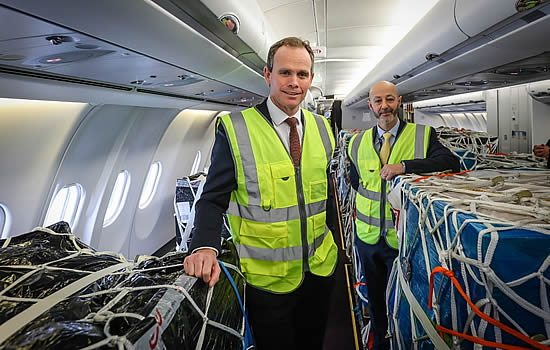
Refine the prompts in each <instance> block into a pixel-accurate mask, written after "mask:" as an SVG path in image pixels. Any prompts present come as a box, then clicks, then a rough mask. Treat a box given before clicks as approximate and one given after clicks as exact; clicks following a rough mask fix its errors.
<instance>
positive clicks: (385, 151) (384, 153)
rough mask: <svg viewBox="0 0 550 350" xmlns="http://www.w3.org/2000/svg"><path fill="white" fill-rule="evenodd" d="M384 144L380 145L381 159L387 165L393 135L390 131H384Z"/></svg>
mask: <svg viewBox="0 0 550 350" xmlns="http://www.w3.org/2000/svg"><path fill="white" fill-rule="evenodd" d="M382 136H384V139H385V141H384V144H383V145H382V147H380V160H381V161H382V164H384V165H386V163H387V162H388V157H389V155H390V137H391V133H390V132H387V133H384V135H382Z"/></svg>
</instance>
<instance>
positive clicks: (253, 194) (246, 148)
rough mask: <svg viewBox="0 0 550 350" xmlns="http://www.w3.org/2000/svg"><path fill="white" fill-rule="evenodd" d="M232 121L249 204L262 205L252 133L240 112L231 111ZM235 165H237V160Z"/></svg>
mask: <svg viewBox="0 0 550 350" xmlns="http://www.w3.org/2000/svg"><path fill="white" fill-rule="evenodd" d="M231 121H232V123H233V129H234V130H235V136H236V138H237V145H238V147H239V152H240V154H241V163H242V164H243V171H244V178H245V185H246V192H248V204H251V205H260V204H261V202H260V186H259V184H258V172H257V170H256V159H255V158H254V152H252V143H251V142H250V135H249V134H248V128H247V127H246V122H245V121H244V117H243V115H242V113H240V112H239V113H231ZM233 159H234V160H235V156H233ZM244 164H253V165H254V166H249V167H245V166H244ZM235 166H237V163H236V162H235Z"/></svg>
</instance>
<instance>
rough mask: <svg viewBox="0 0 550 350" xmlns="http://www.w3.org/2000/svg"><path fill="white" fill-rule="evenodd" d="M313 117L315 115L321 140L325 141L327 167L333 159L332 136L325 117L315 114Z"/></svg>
mask: <svg viewBox="0 0 550 350" xmlns="http://www.w3.org/2000/svg"><path fill="white" fill-rule="evenodd" d="M304 113H305V112H304ZM312 115H313V118H314V119H315V122H316V123H317V129H319V134H321V140H322V141H323V146H325V152H326V154H327V165H328V164H329V163H330V160H331V159H332V143H331V142H330V136H329V134H328V130H327V127H326V126H325V122H324V121H323V119H322V118H323V117H321V116H319V115H316V114H313V113H312ZM304 119H305V118H304Z"/></svg>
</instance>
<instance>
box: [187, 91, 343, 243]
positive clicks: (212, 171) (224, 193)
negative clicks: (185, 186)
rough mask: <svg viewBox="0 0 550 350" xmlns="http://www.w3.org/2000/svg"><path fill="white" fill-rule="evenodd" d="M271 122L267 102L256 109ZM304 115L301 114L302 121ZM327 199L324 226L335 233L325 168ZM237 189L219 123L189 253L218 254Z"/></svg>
mask: <svg viewBox="0 0 550 350" xmlns="http://www.w3.org/2000/svg"><path fill="white" fill-rule="evenodd" d="M255 108H256V109H258V110H259V111H260V112H261V113H262V114H263V115H264V116H266V117H267V118H268V119H269V121H270V122H271V116H270V115H269V111H268V108H267V100H265V101H263V102H262V103H261V104H259V105H256V106H255ZM303 120H304V116H303V113H302V122H303ZM327 177H328V184H329V187H328V198H327V225H328V227H329V228H330V229H331V231H332V232H335V231H334V229H333V228H334V226H335V225H334V223H335V222H336V211H335V208H336V206H335V204H334V192H333V184H332V179H331V176H330V169H329V168H327ZM236 189H237V179H236V178H235V165H234V164H233V156H232V155H231V149H230V146H229V141H228V140H227V135H226V131H225V129H224V127H223V124H222V123H219V126H218V131H217V133H216V140H215V142H214V148H213V149H212V157H211V160H210V168H209V170H208V175H207V177H206V183H205V184H204V188H203V192H202V194H201V197H200V198H199V200H198V201H197V204H196V206H195V226H194V228H193V231H192V233H191V237H192V238H191V245H190V247H189V249H190V251H193V250H195V249H197V248H201V247H212V248H216V249H217V250H218V252H219V251H220V249H221V247H220V241H221V228H222V225H223V213H225V211H226V210H227V208H228V207H229V200H230V199H231V192H232V191H233V190H236Z"/></svg>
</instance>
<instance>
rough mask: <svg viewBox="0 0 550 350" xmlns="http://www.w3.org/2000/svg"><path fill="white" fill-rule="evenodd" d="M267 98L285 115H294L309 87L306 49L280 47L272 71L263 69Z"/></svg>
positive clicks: (274, 58)
mask: <svg viewBox="0 0 550 350" xmlns="http://www.w3.org/2000/svg"><path fill="white" fill-rule="evenodd" d="M264 78H265V81H266V82H267V84H268V85H269V96H270V98H271V101H273V104H275V106H277V107H279V108H280V109H281V110H282V111H284V112H285V113H286V114H287V115H293V114H295V113H296V112H297V111H298V109H299V107H300V103H301V102H302V101H303V100H304V98H305V96H306V93H307V90H308V89H309V88H310V87H311V82H312V81H313V74H311V58H310V57H309V54H308V52H307V50H306V49H304V48H301V47H300V48H298V47H291V46H281V47H280V48H279V49H278V50H277V51H276V52H275V56H274V57H273V70H272V71H271V72H270V71H269V70H268V69H267V67H265V68H264Z"/></svg>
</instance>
